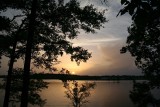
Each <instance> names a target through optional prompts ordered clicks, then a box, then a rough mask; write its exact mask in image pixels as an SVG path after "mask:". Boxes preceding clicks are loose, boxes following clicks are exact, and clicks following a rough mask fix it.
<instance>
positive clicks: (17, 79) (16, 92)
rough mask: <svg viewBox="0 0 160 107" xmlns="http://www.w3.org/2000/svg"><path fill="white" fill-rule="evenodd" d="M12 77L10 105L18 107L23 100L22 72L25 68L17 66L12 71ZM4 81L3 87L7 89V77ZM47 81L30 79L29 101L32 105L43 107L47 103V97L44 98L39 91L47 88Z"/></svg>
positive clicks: (1, 85)
mask: <svg viewBox="0 0 160 107" xmlns="http://www.w3.org/2000/svg"><path fill="white" fill-rule="evenodd" d="M12 73H13V75H12V79H11V92H10V97H9V103H10V106H12V107H16V106H17V105H18V104H19V103H20V102H21V91H22V83H23V81H22V74H23V69H21V68H16V69H13V71H12ZM3 81H4V83H3V84H0V88H1V89H5V85H6V79H4V80H3ZM47 85H48V83H47V82H44V81H43V80H41V79H31V80H30V86H29V93H28V94H29V98H28V99H29V100H28V103H29V104H31V105H38V106H40V107H43V106H44V104H45V103H46V100H45V99H42V98H41V97H40V95H39V93H40V92H41V91H42V89H45V88H47V87H48V86H47Z"/></svg>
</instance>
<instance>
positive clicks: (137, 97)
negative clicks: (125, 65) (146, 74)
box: [130, 81, 160, 107]
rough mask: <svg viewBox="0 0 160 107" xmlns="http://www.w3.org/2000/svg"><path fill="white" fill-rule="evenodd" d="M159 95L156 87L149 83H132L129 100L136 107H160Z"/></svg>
mask: <svg viewBox="0 0 160 107" xmlns="http://www.w3.org/2000/svg"><path fill="white" fill-rule="evenodd" d="M159 93H160V90H159V87H158V86H155V85H154V86H153V84H151V82H148V81H143V82H136V81H134V82H133V90H132V91H130V98H131V100H132V101H133V103H134V104H135V105H136V106H138V107H160V96H159V95H158V94H159Z"/></svg>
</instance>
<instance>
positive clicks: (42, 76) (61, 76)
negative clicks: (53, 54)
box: [0, 74, 146, 80]
mask: <svg viewBox="0 0 160 107" xmlns="http://www.w3.org/2000/svg"><path fill="white" fill-rule="evenodd" d="M5 77H6V76H5V75H1V76H0V78H5ZM14 77H15V78H21V77H22V76H21V75H15V76H14ZM30 78H31V79H59V80H146V78H145V77H144V76H132V75H112V76H88V75H68V74H32V75H31V76H30Z"/></svg>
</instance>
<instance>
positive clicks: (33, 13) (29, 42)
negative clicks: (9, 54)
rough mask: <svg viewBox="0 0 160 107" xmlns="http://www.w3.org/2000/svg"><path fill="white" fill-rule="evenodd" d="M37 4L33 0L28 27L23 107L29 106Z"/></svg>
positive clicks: (22, 97)
mask: <svg viewBox="0 0 160 107" xmlns="http://www.w3.org/2000/svg"><path fill="white" fill-rule="evenodd" d="M36 5H37V0H33V1H32V7H31V15H30V16H29V29H28V37H27V45H26V53H25V63H24V74H23V87H22V96H21V107H27V106H28V90H29V81H30V62H31V50H32V40H33V36H34V28H35V19H36Z"/></svg>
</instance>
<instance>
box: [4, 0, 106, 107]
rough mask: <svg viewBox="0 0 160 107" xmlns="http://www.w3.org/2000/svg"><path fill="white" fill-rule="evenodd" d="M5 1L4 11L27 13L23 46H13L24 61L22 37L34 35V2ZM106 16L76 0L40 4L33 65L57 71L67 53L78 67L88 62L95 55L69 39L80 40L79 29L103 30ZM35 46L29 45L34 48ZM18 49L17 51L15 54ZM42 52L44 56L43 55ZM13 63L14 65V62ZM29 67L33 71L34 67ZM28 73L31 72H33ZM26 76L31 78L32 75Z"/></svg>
mask: <svg viewBox="0 0 160 107" xmlns="http://www.w3.org/2000/svg"><path fill="white" fill-rule="evenodd" d="M1 2H2V4H4V5H2V7H4V6H5V7H4V8H6V7H10V8H14V9H20V10H21V11H22V13H23V14H22V20H23V21H24V26H23V28H22V29H23V32H20V33H19V34H18V35H21V36H20V39H19V40H17V38H16V41H18V43H19V44H20V45H18V46H16V45H15V44H16V43H15V44H13V45H12V46H15V47H16V50H17V51H16V52H17V53H16V55H19V56H20V57H22V58H24V52H25V51H26V48H25V47H26V39H22V37H25V38H27V34H30V33H29V32H28V30H27V29H28V28H30V29H31V27H29V24H31V23H29V19H30V12H31V7H32V5H31V4H32V3H31V2H32V1H21V0H20V1H17V2H16V3H14V1H10V0H8V1H7V2H5V1H3V0H2V1H1ZM35 4H36V3H35ZM103 15H104V12H98V10H97V9H95V8H94V7H93V5H89V6H85V7H80V4H79V3H78V2H77V1H76V0H71V1H70V2H68V3H66V4H63V2H61V3H60V2H59V3H58V4H57V3H56V2H55V1H54V0H53V1H50V0H49V1H38V2H37V11H36V17H35V23H36V25H35V30H34V37H33V41H34V42H31V43H33V44H32V50H31V51H30V52H29V51H26V52H28V54H29V53H30V54H31V53H32V55H31V57H32V59H33V60H32V62H33V64H34V65H35V66H36V67H44V68H46V69H51V70H53V69H52V65H53V64H55V63H56V62H58V60H57V58H58V56H59V55H63V53H64V52H66V53H67V54H71V60H75V61H76V62H77V63H78V64H79V63H80V62H81V61H86V60H88V58H90V57H91V54H90V53H88V51H87V50H84V49H83V48H81V47H73V46H72V43H71V42H70V41H68V40H67V38H69V39H74V38H75V37H77V35H78V33H79V29H82V30H84V31H86V32H87V33H89V32H91V33H95V29H100V27H102V23H104V22H106V19H105V18H104V16H103ZM14 18H16V17H14ZM32 18H33V17H32ZM23 21H22V22H23ZM32 24H33V23H32ZM31 30H33V29H31ZM17 31H18V30H17ZM32 33H33V32H32ZM29 36H31V35H28V37H29ZM18 38H19V37H18ZM31 43H29V44H30V45H31ZM14 50H15V49H13V51H14ZM41 52H44V53H43V54H41ZM13 53H14V52H12V54H11V55H13ZM3 55H4V54H3ZM6 56H7V55H6ZM13 56H14V55H13ZM13 59H14V58H13ZM26 59H30V58H26ZM11 62H13V60H12V61H11ZM29 62H30V61H28V66H29V65H30V63H29ZM12 66H13V64H12ZM25 68H26V69H30V67H25ZM25 71H27V72H28V73H29V70H25ZM8 77H9V76H8ZM24 77H25V78H28V76H24ZM26 80H28V79H26ZM25 86H28V85H25ZM6 92H7V91H6ZM22 98H23V97H22ZM23 101H27V100H23ZM23 106H24V105H23Z"/></svg>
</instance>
